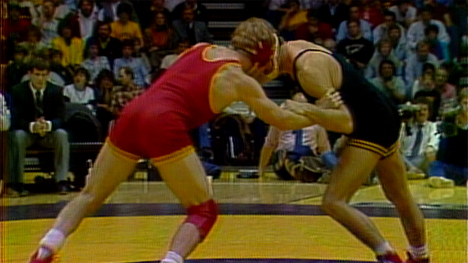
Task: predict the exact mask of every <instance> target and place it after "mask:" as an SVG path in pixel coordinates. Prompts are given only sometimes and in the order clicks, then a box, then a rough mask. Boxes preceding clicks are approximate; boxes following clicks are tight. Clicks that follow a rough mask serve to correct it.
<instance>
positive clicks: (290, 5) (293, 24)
mask: <svg viewBox="0 0 468 263" xmlns="http://www.w3.org/2000/svg"><path fill="white" fill-rule="evenodd" d="M307 22H308V20H307V11H302V10H301V9H300V5H299V0H288V2H287V11H286V13H285V14H284V15H283V17H282V18H281V22H280V24H279V26H278V29H279V32H280V34H281V36H282V37H283V38H284V39H285V40H293V39H294V32H295V30H296V29H297V28H298V27H299V26H300V25H304V24H306V23H307Z"/></svg>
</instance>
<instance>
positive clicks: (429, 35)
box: [424, 25, 450, 62]
mask: <svg viewBox="0 0 468 263" xmlns="http://www.w3.org/2000/svg"><path fill="white" fill-rule="evenodd" d="M424 34H425V36H426V40H427V42H428V43H429V45H430V49H431V51H430V52H431V54H433V55H435V56H436V57H437V58H438V59H439V61H441V62H443V61H445V62H449V61H450V53H449V50H448V43H443V42H440V41H439V40H438V39H437V35H438V34H439V28H438V27H437V26H436V25H429V26H428V27H426V29H424Z"/></svg>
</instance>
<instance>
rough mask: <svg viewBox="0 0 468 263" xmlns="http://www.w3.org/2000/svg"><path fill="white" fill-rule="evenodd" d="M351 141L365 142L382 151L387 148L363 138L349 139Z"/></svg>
mask: <svg viewBox="0 0 468 263" xmlns="http://www.w3.org/2000/svg"><path fill="white" fill-rule="evenodd" d="M351 141H352V142H357V143H362V144H366V145H369V146H373V147H375V148H378V149H380V150H381V151H383V152H386V151H387V149H385V147H383V146H381V145H378V144H376V143H373V142H368V141H364V140H359V139H351Z"/></svg>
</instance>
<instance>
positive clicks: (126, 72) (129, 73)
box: [119, 67, 135, 79]
mask: <svg viewBox="0 0 468 263" xmlns="http://www.w3.org/2000/svg"><path fill="white" fill-rule="evenodd" d="M121 70H123V71H124V72H125V74H127V75H130V77H132V79H135V73H133V70H132V69H131V68H129V67H121V68H120V69H119V71H121Z"/></svg>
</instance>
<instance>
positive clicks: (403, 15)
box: [389, 0, 418, 28]
mask: <svg viewBox="0 0 468 263" xmlns="http://www.w3.org/2000/svg"><path fill="white" fill-rule="evenodd" d="M396 2H397V5H394V6H392V7H390V8H389V10H390V11H392V12H393V13H395V15H396V21H397V22H398V23H400V24H402V25H403V26H404V27H406V28H408V27H410V25H411V24H412V23H413V22H414V21H415V20H416V17H417V13H418V10H417V9H416V8H414V7H413V6H411V1H410V0H398V1H396Z"/></svg>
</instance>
